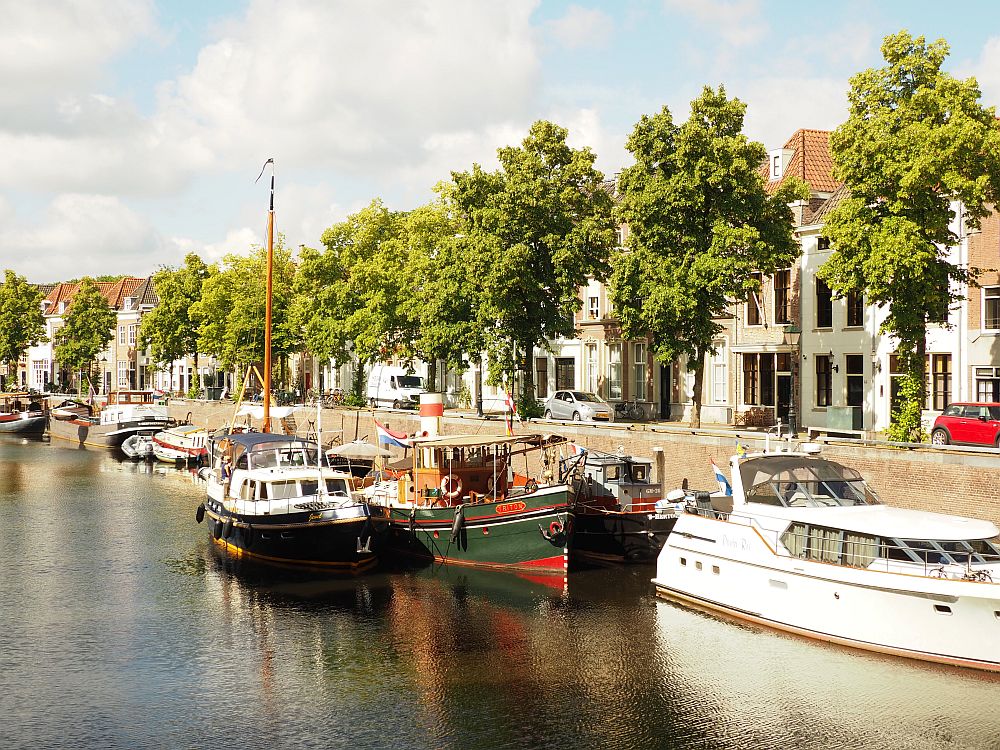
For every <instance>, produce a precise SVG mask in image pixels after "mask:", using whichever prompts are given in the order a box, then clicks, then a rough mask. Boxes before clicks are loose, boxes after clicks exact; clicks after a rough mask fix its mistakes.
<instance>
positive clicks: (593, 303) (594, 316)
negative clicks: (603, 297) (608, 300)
mask: <svg viewBox="0 0 1000 750" xmlns="http://www.w3.org/2000/svg"><path fill="white" fill-rule="evenodd" d="M587 317H588V318H589V319H590V320H598V319H600V317H601V304H600V298H599V297H588V298H587Z"/></svg>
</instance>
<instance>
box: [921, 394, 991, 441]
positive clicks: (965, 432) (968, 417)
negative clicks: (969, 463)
mask: <svg viewBox="0 0 1000 750" xmlns="http://www.w3.org/2000/svg"><path fill="white" fill-rule="evenodd" d="M931 442H932V443H934V445H948V443H961V444H963V445H990V446H994V447H997V448H1000V404H997V403H985V402H971V403H962V404H952V405H951V406H949V407H948V408H947V409H945V410H944V411H943V412H941V416H939V417H938V418H937V419H935V420H934V428H933V429H932V430H931Z"/></svg>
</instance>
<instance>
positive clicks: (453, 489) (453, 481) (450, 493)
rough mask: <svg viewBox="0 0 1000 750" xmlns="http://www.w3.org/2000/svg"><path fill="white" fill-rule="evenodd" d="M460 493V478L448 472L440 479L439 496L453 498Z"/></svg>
mask: <svg viewBox="0 0 1000 750" xmlns="http://www.w3.org/2000/svg"><path fill="white" fill-rule="evenodd" d="M461 494H462V479H461V477H456V476H455V475H454V474H448V475H447V476H445V478H444V479H442V480H441V497H446V498H448V499H449V500H453V499H455V498H456V497H458V496H459V495H461Z"/></svg>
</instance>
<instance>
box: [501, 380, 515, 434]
mask: <svg viewBox="0 0 1000 750" xmlns="http://www.w3.org/2000/svg"><path fill="white" fill-rule="evenodd" d="M500 390H501V391H502V392H503V402H504V404H505V405H506V407H507V409H506V410H505V412H504V420H505V421H506V423H507V434H508V435H513V434H514V419H515V418H518V419H520V418H519V417H518V416H517V404H515V403H514V399H513V398H512V397H511V395H510V392H509V391H507V390H506V389H505V388H501V389H500Z"/></svg>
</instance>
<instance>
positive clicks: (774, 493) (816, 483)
mask: <svg viewBox="0 0 1000 750" xmlns="http://www.w3.org/2000/svg"><path fill="white" fill-rule="evenodd" d="M740 475H741V478H742V479H743V486H744V487H748V488H749V489H748V490H747V492H746V496H747V501H748V502H756V503H765V504H768V505H781V506H785V507H793V508H794V507H805V508H822V507H832V506H850V505H869V504H875V503H878V498H877V496H876V495H875V493H874V491H872V489H871V488H870V487H868V485H867V484H866V483H865V481H864V479H863V478H862V477H861V475H860V474H859V473H858V472H857V471H855V470H854V469H849V468H847V467H846V466H842V465H840V464H838V463H835V462H833V461H827V460H826V459H821V458H812V457H803V456H764V457H761V458H755V459H750V460H748V461H745V462H744V463H743V464H741V465H740Z"/></svg>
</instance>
